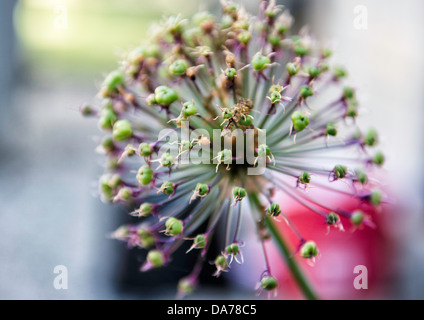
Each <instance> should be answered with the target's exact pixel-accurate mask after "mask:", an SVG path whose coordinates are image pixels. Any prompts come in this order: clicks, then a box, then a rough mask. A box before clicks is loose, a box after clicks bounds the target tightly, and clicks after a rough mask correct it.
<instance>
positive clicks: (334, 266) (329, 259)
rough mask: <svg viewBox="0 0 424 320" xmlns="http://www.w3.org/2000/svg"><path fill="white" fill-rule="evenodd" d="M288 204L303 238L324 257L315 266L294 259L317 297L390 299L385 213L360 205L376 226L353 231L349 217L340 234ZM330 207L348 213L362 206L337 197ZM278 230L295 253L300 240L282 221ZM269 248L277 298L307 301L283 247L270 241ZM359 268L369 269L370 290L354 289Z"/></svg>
mask: <svg viewBox="0 0 424 320" xmlns="http://www.w3.org/2000/svg"><path fill="white" fill-rule="evenodd" d="M276 198H278V199H279V200H280V199H281V198H280V197H276ZM284 201H285V204H286V205H285V207H286V208H287V207H290V210H288V211H287V212H288V215H287V216H288V218H289V219H290V221H291V223H292V224H293V225H295V226H296V228H297V229H298V231H299V232H300V233H301V235H302V236H303V238H304V239H305V240H313V241H315V242H316V244H317V246H318V249H319V251H320V257H319V258H318V259H317V261H316V262H315V263H314V265H313V266H311V265H309V264H308V262H307V261H306V260H305V259H302V258H301V257H300V256H299V254H296V255H295V256H294V259H296V260H297V261H298V263H299V266H300V267H301V269H302V270H303V271H304V274H305V277H306V278H307V279H308V280H309V281H310V283H311V284H312V286H313V288H314V289H315V291H316V292H317V294H318V296H319V298H321V299H383V298H385V297H386V296H387V294H386V293H385V292H386V288H387V285H386V283H385V279H386V278H387V277H388V276H389V275H390V269H391V261H392V260H391V259H392V256H391V255H392V253H393V250H391V247H392V246H391V239H390V238H389V237H388V236H387V233H385V232H384V231H383V230H382V228H381V227H380V226H381V225H382V224H381V222H382V220H383V219H384V218H385V215H384V209H383V210H379V212H375V210H374V209H373V208H371V207H370V206H367V205H365V206H362V207H361V209H362V210H363V211H364V212H365V213H366V214H369V216H370V217H371V218H372V221H373V222H374V223H375V224H376V226H377V227H376V228H370V227H367V226H363V227H361V228H358V229H357V230H355V229H354V227H353V226H352V224H351V223H350V221H349V220H348V219H345V218H342V223H343V226H344V229H345V231H344V232H341V231H339V230H337V229H335V228H334V227H331V228H330V229H329V230H330V231H329V232H328V226H327V224H326V223H325V221H324V219H323V217H322V216H320V215H318V214H316V213H314V212H311V211H310V210H308V209H306V208H305V207H303V206H302V205H300V204H299V203H297V202H295V201H294V200H293V199H284ZM279 202H281V201H279ZM289 202H290V203H289ZM291 202H293V203H291ZM331 203H332V205H333V206H334V207H342V208H343V209H347V210H355V209H357V208H358V205H357V203H355V202H354V201H351V200H348V202H346V199H345V198H341V199H339V202H336V201H334V200H331ZM367 208H368V209H367ZM383 225H384V223H383ZM278 226H279V229H280V230H281V233H282V236H283V237H284V238H285V240H286V241H287V242H288V243H289V244H290V247H291V249H292V250H293V252H295V251H296V248H297V247H298V246H299V244H300V242H299V238H298V237H297V236H296V234H295V233H294V232H293V230H291V229H290V227H289V226H288V225H287V224H286V223H285V222H284V221H281V222H280V223H278ZM268 250H269V257H270V264H271V266H272V273H273V275H274V276H275V277H276V278H277V279H278V281H279V288H280V289H279V295H278V298H280V299H301V298H303V296H302V294H301V292H300V290H299V289H298V287H297V285H296V283H295V282H294V280H293V278H292V276H291V274H290V272H289V270H288V269H287V267H286V264H285V263H282V259H283V258H282V257H281V254H280V252H279V249H278V248H277V247H275V246H274V245H271V243H270V244H269V245H268ZM358 265H363V266H365V267H366V268H367V271H368V289H366V290H365V289H361V290H358V289H355V287H354V285H353V283H354V279H355V277H357V276H358V275H359V274H355V273H354V268H355V266H358Z"/></svg>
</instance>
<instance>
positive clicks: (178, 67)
mask: <svg viewBox="0 0 424 320" xmlns="http://www.w3.org/2000/svg"><path fill="white" fill-rule="evenodd" d="M188 67H189V65H188V62H187V61H186V60H184V59H179V60H176V61H174V63H172V64H171V65H170V66H169V72H170V73H171V74H175V75H183V74H185V72H186V71H187V68H188Z"/></svg>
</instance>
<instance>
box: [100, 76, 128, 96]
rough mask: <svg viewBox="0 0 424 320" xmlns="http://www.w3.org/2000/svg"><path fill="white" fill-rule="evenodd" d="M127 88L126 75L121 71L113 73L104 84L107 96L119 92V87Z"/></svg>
mask: <svg viewBox="0 0 424 320" xmlns="http://www.w3.org/2000/svg"><path fill="white" fill-rule="evenodd" d="M124 86H125V75H124V73H123V72H122V71H120V70H115V71H112V72H111V73H109V74H108V76H107V77H106V79H105V80H104V82H103V87H104V89H105V91H104V94H105V96H109V95H110V94H111V93H115V92H118V88H119V87H124Z"/></svg>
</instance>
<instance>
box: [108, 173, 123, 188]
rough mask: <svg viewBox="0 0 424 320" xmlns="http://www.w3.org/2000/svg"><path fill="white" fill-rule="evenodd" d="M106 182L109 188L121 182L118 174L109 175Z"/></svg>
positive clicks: (115, 186)
mask: <svg viewBox="0 0 424 320" xmlns="http://www.w3.org/2000/svg"><path fill="white" fill-rule="evenodd" d="M108 183H109V185H110V186H111V188H117V187H118V186H119V185H120V184H121V183H122V179H121V176H120V175H119V174H114V175H112V176H110V177H109V182H108Z"/></svg>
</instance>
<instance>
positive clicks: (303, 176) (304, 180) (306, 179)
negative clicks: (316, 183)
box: [299, 172, 311, 184]
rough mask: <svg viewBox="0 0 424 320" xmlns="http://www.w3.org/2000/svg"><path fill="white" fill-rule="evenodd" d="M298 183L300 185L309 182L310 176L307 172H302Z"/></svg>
mask: <svg viewBox="0 0 424 320" xmlns="http://www.w3.org/2000/svg"><path fill="white" fill-rule="evenodd" d="M299 182H300V183H302V184H307V183H309V182H311V175H310V174H309V173H308V172H303V173H302V174H301V175H300V177H299Z"/></svg>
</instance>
